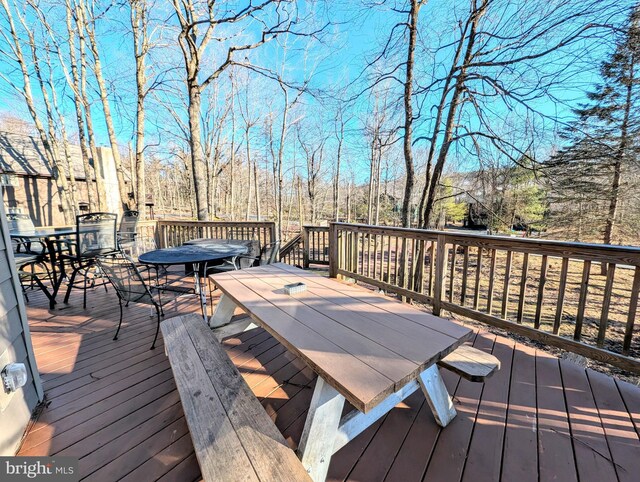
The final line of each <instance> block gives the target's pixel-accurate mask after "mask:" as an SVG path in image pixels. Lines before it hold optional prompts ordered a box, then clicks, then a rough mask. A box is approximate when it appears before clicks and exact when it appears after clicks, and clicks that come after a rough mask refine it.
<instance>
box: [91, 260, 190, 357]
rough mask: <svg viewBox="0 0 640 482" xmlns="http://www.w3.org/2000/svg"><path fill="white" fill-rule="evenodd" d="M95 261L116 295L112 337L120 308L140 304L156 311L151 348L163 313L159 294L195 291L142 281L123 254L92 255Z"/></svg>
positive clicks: (178, 294)
mask: <svg viewBox="0 0 640 482" xmlns="http://www.w3.org/2000/svg"><path fill="white" fill-rule="evenodd" d="M96 262H97V265H98V266H99V267H100V270H101V272H102V273H103V274H104V276H105V277H106V278H107V279H108V280H109V282H110V283H111V285H112V286H113V287H114V289H115V290H116V293H117V295H118V304H119V305H120V320H119V322H118V329H117V330H116V334H115V336H114V337H113V339H114V340H117V339H118V334H119V333H120V328H121V326H122V318H123V308H124V307H126V306H128V305H129V303H142V304H145V305H149V306H152V307H153V308H154V309H155V311H156V319H157V327H156V334H155V336H154V338H153V343H152V344H151V349H153V348H155V345H156V340H157V339H158V331H159V329H160V317H161V316H164V310H163V308H162V298H161V293H174V294H175V295H176V296H175V297H178V296H181V295H185V294H195V291H194V290H193V289H192V288H184V287H180V286H170V287H168V286H165V285H159V284H157V283H156V284H153V280H152V281H151V282H147V281H145V277H144V276H143V275H142V273H141V272H140V270H139V269H138V267H137V266H136V264H135V262H134V261H133V259H131V258H130V257H129V256H127V255H126V254H124V253H113V254H110V255H107V256H100V257H98V258H96ZM123 303H124V306H123Z"/></svg>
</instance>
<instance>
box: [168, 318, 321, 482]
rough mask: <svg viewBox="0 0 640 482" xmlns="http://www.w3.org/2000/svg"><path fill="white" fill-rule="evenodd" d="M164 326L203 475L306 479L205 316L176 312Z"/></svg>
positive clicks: (231, 479)
mask: <svg viewBox="0 0 640 482" xmlns="http://www.w3.org/2000/svg"><path fill="white" fill-rule="evenodd" d="M161 329H162V336H163V337H164V343H165V349H166V351H167V356H168V357H169V361H170V363H171V368H172V370H173V375H174V379H175V382H176V386H177V387H178V392H179V394H180V400H181V402H182V407H183V409H184V414H185V418H186V420H187V425H188V426H189V432H190V433H191V440H192V441H193V446H194V448H195V453H196V457H197V459H198V463H199V465H200V470H201V472H202V477H203V479H204V480H205V481H211V482H219V481H222V482H224V481H229V482H235V481H237V480H247V481H291V482H298V481H304V480H308V479H309V477H308V475H307V473H306V471H305V469H304V467H303V466H302V464H301V463H300V460H298V458H297V457H296V454H295V453H294V452H293V450H291V449H290V448H289V446H288V445H287V442H286V441H285V439H284V437H283V436H282V434H281V433H280V432H279V431H278V429H277V428H276V426H275V424H274V423H273V421H272V420H271V417H269V415H268V414H267V412H265V410H264V408H263V407H262V405H260V402H259V401H258V399H257V398H256V397H255V396H254V395H253V392H251V389H250V388H249V387H248V386H247V384H246V383H245V382H244V379H243V378H242V376H241V375H240V373H239V372H238V370H237V368H236V367H235V366H234V365H233V363H232V362H231V360H230V359H229V357H228V356H227V354H226V352H225V350H224V348H223V347H222V345H221V344H220V343H219V342H218V340H217V339H216V338H215V336H214V334H213V333H212V332H211V330H210V329H209V328H208V327H207V325H206V324H204V323H203V321H202V317H201V316H199V315H196V314H190V315H185V316H177V317H175V318H171V319H168V320H166V321H164V322H163V323H162V325H161Z"/></svg>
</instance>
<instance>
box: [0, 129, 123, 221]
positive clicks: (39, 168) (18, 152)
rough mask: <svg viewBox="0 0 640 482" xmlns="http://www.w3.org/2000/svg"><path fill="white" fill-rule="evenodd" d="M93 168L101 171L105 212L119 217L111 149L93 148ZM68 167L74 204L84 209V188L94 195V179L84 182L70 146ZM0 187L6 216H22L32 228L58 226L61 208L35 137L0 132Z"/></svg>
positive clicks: (77, 156) (75, 149) (77, 154)
mask: <svg viewBox="0 0 640 482" xmlns="http://www.w3.org/2000/svg"><path fill="white" fill-rule="evenodd" d="M97 154H98V155H97V159H95V163H96V166H97V167H98V168H99V169H100V170H101V172H102V175H103V177H104V181H105V188H106V193H107V199H106V204H107V210H108V211H109V212H115V213H120V211H121V203H120V193H119V190H118V179H117V175H116V167H115V162H114V159H113V154H112V152H111V149H110V148H108V147H98V148H97ZM70 156H71V164H72V167H73V172H74V176H75V179H76V183H77V189H78V203H79V205H80V208H81V209H82V208H83V207H84V206H85V205H86V206H87V207H88V203H87V201H88V198H87V185H88V183H91V185H92V186H93V187H92V189H94V192H95V178H91V179H90V180H88V181H87V179H86V176H85V173H84V169H83V167H82V155H81V152H80V147H79V146H75V145H71V146H70ZM0 185H2V187H3V189H2V192H3V201H4V206H5V209H6V211H7V212H20V213H26V214H29V215H30V216H31V218H32V219H33V221H34V223H35V224H36V226H47V225H54V226H55V225H62V224H64V216H63V214H62V204H61V202H60V197H59V196H58V191H57V188H56V184H55V181H54V179H53V178H52V168H51V166H50V165H49V162H48V161H47V159H46V158H45V154H44V148H43V146H42V142H40V139H39V138H38V137H34V136H29V135H24V134H13V133H8V132H0Z"/></svg>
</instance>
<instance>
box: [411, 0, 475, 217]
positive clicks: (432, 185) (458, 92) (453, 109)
mask: <svg viewBox="0 0 640 482" xmlns="http://www.w3.org/2000/svg"><path fill="white" fill-rule="evenodd" d="M487 3H488V2H487V0H483V1H482V5H481V7H480V8H479V9H477V10H474V12H472V13H471V22H470V23H471V25H470V30H469V37H468V40H467V45H466V51H465V55H464V59H463V61H462V65H461V66H460V68H459V69H458V72H457V78H456V83H455V86H454V88H453V93H452V95H451V100H450V102H449V111H448V113H447V119H446V121H445V128H444V135H443V140H442V145H441V146H440V151H439V153H438V159H437V161H436V163H435V166H434V168H433V174H432V176H431V179H430V182H429V193H428V195H427V201H426V203H425V207H424V222H425V224H426V225H427V226H429V227H431V226H433V220H432V219H431V218H432V217H433V216H432V214H433V206H434V203H435V195H436V188H437V187H438V183H439V182H440V177H441V175H442V171H443V169H444V165H445V162H446V160H447V154H448V153H449V148H450V147H451V143H452V139H453V133H454V129H455V118H456V115H457V113H458V107H459V105H460V103H461V96H462V92H463V91H464V88H465V81H466V75H467V66H468V65H469V62H470V61H471V58H472V54H473V47H474V45H475V39H476V28H477V25H478V21H479V20H480V17H481V16H482V14H483V13H484V11H485V9H486V6H487Z"/></svg>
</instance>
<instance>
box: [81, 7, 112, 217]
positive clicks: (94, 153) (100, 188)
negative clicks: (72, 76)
mask: <svg viewBox="0 0 640 482" xmlns="http://www.w3.org/2000/svg"><path fill="white" fill-rule="evenodd" d="M75 14H76V27H77V29H78V31H77V33H78V53H79V55H80V100H81V102H82V106H83V108H84V117H85V122H86V125H87V140H88V141H89V152H90V153H91V158H92V159H93V171H94V174H95V178H96V192H97V193H98V209H99V210H100V211H106V209H107V191H106V188H105V184H104V177H103V175H102V170H101V169H100V167H101V166H99V165H98V149H97V148H96V137H95V132H94V130H93V116H92V114H91V103H90V102H89V96H88V94H87V49H86V40H85V28H84V25H85V23H86V20H85V18H84V16H83V12H82V9H79V8H77V5H76V8H75Z"/></svg>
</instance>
